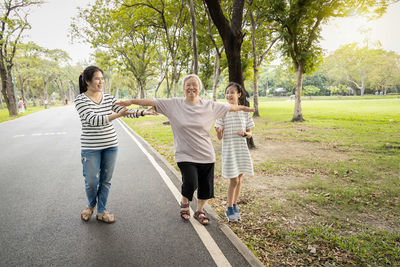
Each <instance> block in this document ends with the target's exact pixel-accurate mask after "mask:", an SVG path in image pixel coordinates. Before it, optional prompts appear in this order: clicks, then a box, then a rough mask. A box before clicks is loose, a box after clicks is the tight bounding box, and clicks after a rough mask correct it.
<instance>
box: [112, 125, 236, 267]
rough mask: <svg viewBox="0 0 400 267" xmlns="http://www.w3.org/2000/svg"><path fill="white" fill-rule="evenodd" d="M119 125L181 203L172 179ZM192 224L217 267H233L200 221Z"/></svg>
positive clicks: (123, 126)
mask: <svg viewBox="0 0 400 267" xmlns="http://www.w3.org/2000/svg"><path fill="white" fill-rule="evenodd" d="M117 121H118V123H119V124H120V125H121V126H122V128H123V129H124V130H125V132H126V133H127V134H128V135H129V136H130V137H131V138H132V139H133V141H135V143H136V144H137V146H138V147H139V148H140V149H141V150H142V152H143V153H144V154H145V155H146V156H147V158H148V159H149V160H150V162H151V163H152V164H153V166H154V168H155V169H156V170H157V171H158V173H159V174H160V176H161V178H162V179H163V180H164V182H165V184H166V185H167V186H168V188H169V190H170V191H171V192H172V194H173V195H174V197H175V199H176V201H178V203H180V202H181V197H182V196H181V193H180V192H179V190H178V189H177V188H176V187H175V185H174V184H173V183H172V181H171V179H170V178H169V177H168V175H167V174H166V173H165V171H164V170H163V169H162V168H161V167H160V165H158V163H157V162H156V161H155V160H154V158H153V156H152V155H150V153H149V152H148V151H147V150H146V149H145V148H144V147H143V146H142V144H141V143H140V142H139V141H138V140H137V139H136V137H135V136H133V135H132V133H130V132H129V130H128V129H127V128H126V126H125V125H124V124H123V123H122V122H121V121H120V120H119V119H118V120H117ZM190 212H191V214H193V210H192V208H190ZM190 222H191V223H192V225H193V227H194V229H195V230H196V232H197V234H198V235H199V237H200V239H201V241H203V244H204V246H205V247H206V248H207V250H208V252H209V253H210V255H211V257H212V258H213V260H214V262H215V264H216V265H217V266H231V264H230V263H229V261H228V260H227V259H226V257H225V255H224V254H223V253H222V251H221V249H220V248H219V247H218V245H217V243H215V241H214V239H213V238H212V237H211V235H210V233H208V231H207V230H206V229H205V227H204V226H203V225H201V224H200V223H199V222H198V221H196V220H195V219H194V218H193V217H191V218H190Z"/></svg>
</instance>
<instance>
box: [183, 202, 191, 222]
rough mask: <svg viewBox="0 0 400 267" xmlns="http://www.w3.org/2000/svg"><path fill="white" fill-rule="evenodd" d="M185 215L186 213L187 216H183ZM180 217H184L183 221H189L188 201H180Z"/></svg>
mask: <svg viewBox="0 0 400 267" xmlns="http://www.w3.org/2000/svg"><path fill="white" fill-rule="evenodd" d="M185 215H187V218H186V217H185ZM181 217H182V219H184V220H185V221H189V220H190V208H189V203H186V204H183V203H182V202H181Z"/></svg>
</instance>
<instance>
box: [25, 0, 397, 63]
mask: <svg viewBox="0 0 400 267" xmlns="http://www.w3.org/2000/svg"><path fill="white" fill-rule="evenodd" d="M46 2H47V3H45V4H43V5H41V6H40V7H35V8H32V10H31V13H30V15H29V17H28V21H29V22H30V23H31V25H32V29H31V30H28V31H26V32H25V34H26V35H27V36H26V38H25V39H24V41H28V40H29V41H33V42H35V43H37V44H38V45H40V46H42V47H45V48H48V49H62V50H64V51H66V52H67V53H68V54H69V55H70V57H71V58H72V61H73V63H78V62H83V61H84V60H86V61H88V60H89V54H90V53H91V52H92V51H93V49H91V48H90V45H88V44H85V43H79V42H77V41H74V43H71V40H70V39H69V38H68V33H69V30H70V24H71V20H72V18H73V17H75V16H76V15H77V13H78V11H77V7H78V6H79V7H82V8H85V7H86V6H87V5H88V4H89V3H94V2H95V0H46ZM399 25H400V2H397V3H396V4H393V5H391V6H390V7H389V9H388V10H387V12H386V13H385V14H384V15H383V16H382V17H381V18H380V19H377V20H374V21H367V20H366V19H364V18H360V17H351V18H339V19H335V20H331V21H330V22H329V23H328V24H327V25H324V26H323V30H322V36H323V40H321V46H322V48H324V49H325V50H326V51H327V52H328V53H329V52H332V51H334V50H336V49H338V48H339V47H340V46H341V45H345V44H348V43H352V42H359V43H360V44H361V43H362V42H363V40H364V39H365V37H366V36H367V37H368V38H369V39H370V40H371V41H372V42H376V41H378V40H379V41H380V43H381V45H382V48H383V49H385V50H392V51H395V52H397V53H399V54H400V34H398V30H397V29H396V28H397V27H398V26H399ZM363 32H364V33H363Z"/></svg>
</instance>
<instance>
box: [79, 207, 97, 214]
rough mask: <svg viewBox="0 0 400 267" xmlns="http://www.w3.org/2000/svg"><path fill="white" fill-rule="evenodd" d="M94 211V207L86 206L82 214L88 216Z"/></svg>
mask: <svg viewBox="0 0 400 267" xmlns="http://www.w3.org/2000/svg"><path fill="white" fill-rule="evenodd" d="M93 211H94V208H90V207H86V208H85V209H84V210H83V211H82V212H81V214H82V215H85V216H88V215H92V214H93Z"/></svg>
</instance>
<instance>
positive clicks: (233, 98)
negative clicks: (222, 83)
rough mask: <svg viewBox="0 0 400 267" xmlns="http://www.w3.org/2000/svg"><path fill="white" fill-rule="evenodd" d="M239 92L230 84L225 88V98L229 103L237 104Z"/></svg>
mask: <svg viewBox="0 0 400 267" xmlns="http://www.w3.org/2000/svg"><path fill="white" fill-rule="evenodd" d="M240 96H241V93H238V91H237V89H236V86H234V85H232V86H229V87H228V88H226V91H225V98H226V100H228V103H229V104H233V105H237V104H238V103H239V97H240Z"/></svg>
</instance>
